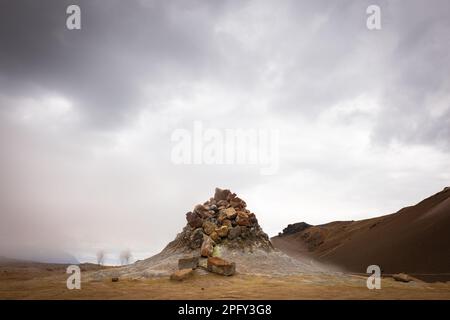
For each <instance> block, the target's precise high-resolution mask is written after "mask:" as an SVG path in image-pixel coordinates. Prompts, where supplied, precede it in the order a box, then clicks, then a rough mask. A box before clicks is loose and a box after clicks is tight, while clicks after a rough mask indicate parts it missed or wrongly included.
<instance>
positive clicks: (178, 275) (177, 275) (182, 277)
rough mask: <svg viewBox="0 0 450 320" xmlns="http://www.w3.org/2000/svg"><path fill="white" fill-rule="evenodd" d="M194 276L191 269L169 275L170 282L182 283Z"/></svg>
mask: <svg viewBox="0 0 450 320" xmlns="http://www.w3.org/2000/svg"><path fill="white" fill-rule="evenodd" d="M193 274H194V270H192V269H181V270H177V271H175V272H174V273H172V274H171V275H170V280H174V281H183V280H186V279H188V278H190V277H191V276H192V275H193Z"/></svg>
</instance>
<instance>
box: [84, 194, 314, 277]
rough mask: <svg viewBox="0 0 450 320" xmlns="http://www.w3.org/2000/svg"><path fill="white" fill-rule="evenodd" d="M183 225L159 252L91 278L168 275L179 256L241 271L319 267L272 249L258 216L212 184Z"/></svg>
mask: <svg viewBox="0 0 450 320" xmlns="http://www.w3.org/2000/svg"><path fill="white" fill-rule="evenodd" d="M185 218H186V226H185V227H184V228H183V230H182V231H181V232H180V233H178V235H177V236H176V238H175V240H173V241H171V242H170V243H169V244H168V245H167V246H166V247H165V248H164V249H163V250H162V251H161V252H160V253H158V254H157V255H154V256H152V257H150V258H148V259H145V260H142V261H137V262H136V263H134V264H132V265H128V266H125V267H121V268H117V269H114V270H107V271H100V272H98V273H96V274H94V275H93V277H94V278H103V277H105V276H106V277H109V276H117V277H124V278H125V277H126V278H147V277H154V276H169V275H171V274H172V273H173V272H174V271H176V270H177V269H178V263H179V260H180V259H182V260H183V259H186V258H189V257H198V258H199V259H200V262H199V263H200V266H201V265H203V264H205V263H206V260H207V259H208V258H210V259H212V258H214V259H215V258H221V259H225V260H226V261H230V262H232V263H234V264H235V266H236V271H237V272H238V273H243V274H255V275H256V274H259V275H286V274H295V273H302V272H310V271H318V270H317V268H318V266H315V265H311V263H310V262H303V261H301V260H298V259H293V258H291V257H289V256H287V255H286V254H284V253H283V252H281V251H279V250H277V249H274V247H273V246H272V243H271V242H270V239H269V237H268V236H267V234H266V233H265V232H264V231H263V230H262V228H261V226H260V225H259V223H258V219H257V218H256V215H255V214H254V213H253V212H251V211H250V210H249V209H247V204H246V203H245V201H244V200H242V199H241V198H239V197H238V196H237V195H236V194H235V193H232V192H231V191H230V190H227V189H219V188H216V190H215V193H214V197H212V198H210V199H209V200H208V201H206V202H205V203H203V204H198V205H196V206H195V207H194V209H193V210H192V211H189V212H187V213H186V214H185Z"/></svg>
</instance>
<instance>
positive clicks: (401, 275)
mask: <svg viewBox="0 0 450 320" xmlns="http://www.w3.org/2000/svg"><path fill="white" fill-rule="evenodd" d="M392 278H394V280H395V281H400V282H410V281H412V280H413V279H412V278H411V277H410V276H409V275H407V274H406V273H397V274H393V275H392Z"/></svg>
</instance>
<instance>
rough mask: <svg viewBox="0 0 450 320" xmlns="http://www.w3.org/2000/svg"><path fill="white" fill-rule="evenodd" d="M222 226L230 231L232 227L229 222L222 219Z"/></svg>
mask: <svg viewBox="0 0 450 320" xmlns="http://www.w3.org/2000/svg"><path fill="white" fill-rule="evenodd" d="M222 226H227V227H228V229H230V228H231V227H232V226H233V225H232V223H231V221H230V220H228V219H224V220H222Z"/></svg>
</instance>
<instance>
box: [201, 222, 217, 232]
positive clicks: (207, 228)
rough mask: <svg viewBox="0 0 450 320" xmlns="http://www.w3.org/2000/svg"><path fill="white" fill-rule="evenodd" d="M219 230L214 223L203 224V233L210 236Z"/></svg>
mask: <svg viewBox="0 0 450 320" xmlns="http://www.w3.org/2000/svg"><path fill="white" fill-rule="evenodd" d="M216 228H217V225H216V224H214V223H212V222H211V221H205V222H203V231H204V232H205V233H206V234H207V235H210V234H211V233H213V232H214V231H215V230H216Z"/></svg>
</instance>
